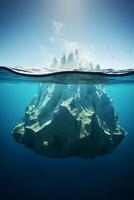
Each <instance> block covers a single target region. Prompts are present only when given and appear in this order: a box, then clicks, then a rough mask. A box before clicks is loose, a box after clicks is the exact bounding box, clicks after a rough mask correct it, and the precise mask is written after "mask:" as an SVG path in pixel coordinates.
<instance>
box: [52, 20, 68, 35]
mask: <svg viewBox="0 0 134 200" xmlns="http://www.w3.org/2000/svg"><path fill="white" fill-rule="evenodd" d="M52 26H53V30H54V34H55V35H57V36H62V35H63V34H64V33H65V30H66V27H65V25H64V24H63V23H62V22H59V21H56V20H52Z"/></svg>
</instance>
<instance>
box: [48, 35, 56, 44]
mask: <svg viewBox="0 0 134 200" xmlns="http://www.w3.org/2000/svg"><path fill="white" fill-rule="evenodd" d="M49 40H50V42H51V43H52V44H54V43H55V38H54V37H53V36H51V37H50V38H49Z"/></svg>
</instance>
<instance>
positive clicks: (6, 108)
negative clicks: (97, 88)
mask: <svg viewBox="0 0 134 200" xmlns="http://www.w3.org/2000/svg"><path fill="white" fill-rule="evenodd" d="M38 87H39V84H38V83H21V82H18V83H17V82H16V83H0V190H1V192H0V199H1V200H6V199H9V198H10V199H17V200H21V199H23V200H24V199H26V200H27V199H32V200H34V199H38V200H40V199H41V200H43V199H45V200H59V199H64V200H66V199H70V200H79V199H80V200H86V199H94V200H96V199H104V200H105V199H108V200H116V199H118V200H120V199H121V200H131V199H134V105H133V104H134V84H125V83H124V84H111V85H110V84H108V85H105V86H104V87H106V89H107V93H108V94H109V96H110V97H111V98H112V99H113V103H114V108H115V110H116V111H117V112H118V114H119V119H120V123H121V126H122V127H123V128H124V129H125V130H126V131H127V132H128V135H127V136H126V137H125V139H124V140H123V141H122V143H121V144H120V145H119V146H118V148H117V149H116V150H115V151H114V152H113V153H111V154H109V155H106V156H103V157H98V158H96V159H94V160H84V159H79V158H68V159H63V160H60V159H49V158H46V157H42V156H39V155H36V154H34V153H33V152H32V151H31V150H29V149H27V148H25V147H24V146H23V145H19V144H17V143H16V142H15V141H14V139H13V137H12V135H11V131H12V128H13V127H14V126H15V124H16V123H17V122H21V120H22V117H23V116H24V112H25V107H26V106H27V105H28V104H29V103H30V102H31V99H32V98H33V96H34V95H35V94H37V91H38Z"/></svg>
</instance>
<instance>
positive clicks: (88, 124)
mask: <svg viewBox="0 0 134 200" xmlns="http://www.w3.org/2000/svg"><path fill="white" fill-rule="evenodd" d="M63 62H65V57H64V58H63ZM12 135H13V137H14V139H15V141H16V142H18V143H19V144H24V145H25V146H26V147H27V148H29V149H31V150H33V151H34V152H35V153H36V154H40V155H43V156H47V157H51V158H68V157H81V158H85V159H88V158H90V159H93V158H95V157H97V156H101V155H105V154H108V153H111V152H113V151H114V150H115V149H116V147H117V146H118V145H119V144H120V142H121V141H122V140H123V138H124V137H125V135H126V132H125V130H124V129H123V128H121V126H120V125H119V119H118V115H117V114H116V113H115V110H114V107H113V103H112V100H111V99H110V97H109V96H108V95H107V93H106V92H105V90H104V89H103V87H102V86H101V85H93V84H74V85H73V84H41V85H40V88H39V92H38V94H37V96H35V97H34V98H33V100H32V102H31V103H30V105H29V106H27V107H26V110H25V116H24V119H23V122H21V123H20V124H17V125H16V127H15V128H14V129H13V132H12Z"/></svg>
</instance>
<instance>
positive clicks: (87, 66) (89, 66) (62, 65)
mask: <svg viewBox="0 0 134 200" xmlns="http://www.w3.org/2000/svg"><path fill="white" fill-rule="evenodd" d="M49 70H52V71H53V70H57V71H59V70H65V71H70V70H78V71H94V70H95V71H100V65H99V64H97V65H93V63H92V62H89V61H88V59H86V58H85V57H82V56H81V55H80V54H79V51H78V49H76V50H75V52H73V51H72V52H70V53H69V54H68V56H66V55H65V53H64V54H63V56H62V57H61V59H60V60H58V59H57V58H53V61H52V64H51V65H50V66H49Z"/></svg>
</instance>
